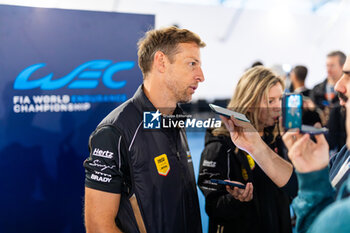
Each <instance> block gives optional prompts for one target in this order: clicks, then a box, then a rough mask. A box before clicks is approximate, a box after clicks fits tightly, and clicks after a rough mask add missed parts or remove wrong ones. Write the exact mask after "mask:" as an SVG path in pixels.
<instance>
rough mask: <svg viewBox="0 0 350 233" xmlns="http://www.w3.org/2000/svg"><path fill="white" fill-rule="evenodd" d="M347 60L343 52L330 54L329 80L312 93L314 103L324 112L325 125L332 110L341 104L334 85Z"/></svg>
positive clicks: (328, 62)
mask: <svg viewBox="0 0 350 233" xmlns="http://www.w3.org/2000/svg"><path fill="white" fill-rule="evenodd" d="M345 58H346V56H345V54H344V53H343V52H341V51H333V52H330V53H329V54H328V55H327V60H326V64H327V78H326V79H325V80H324V81H323V82H322V83H319V84H317V85H316V86H315V87H314V88H313V89H312V92H311V99H312V101H313V102H314V103H315V104H316V106H317V107H318V108H320V109H321V110H322V111H323V115H324V117H323V118H324V119H323V122H322V124H323V125H326V124H327V122H328V119H329V114H330V110H331V109H332V108H333V107H334V105H336V104H337V103H338V102H339V101H338V98H337V95H336V91H335V90H334V85H335V83H336V82H337V81H338V80H339V79H340V77H341V75H342V71H343V65H344V63H345Z"/></svg>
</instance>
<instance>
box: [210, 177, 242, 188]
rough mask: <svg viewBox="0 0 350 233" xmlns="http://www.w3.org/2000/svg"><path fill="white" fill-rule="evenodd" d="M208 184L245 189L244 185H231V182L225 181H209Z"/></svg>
mask: <svg viewBox="0 0 350 233" xmlns="http://www.w3.org/2000/svg"><path fill="white" fill-rule="evenodd" d="M210 182H212V183H216V184H222V185H228V186H231V187H238V188H240V189H245V185H242V184H236V183H231V182H228V181H225V180H217V179H211V180H210Z"/></svg>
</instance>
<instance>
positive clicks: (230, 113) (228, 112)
mask: <svg viewBox="0 0 350 233" xmlns="http://www.w3.org/2000/svg"><path fill="white" fill-rule="evenodd" d="M209 107H210V108H211V110H213V112H215V113H217V114H219V115H222V116H224V117H227V118H231V116H233V117H234V118H236V119H238V120H240V121H245V122H250V121H249V119H248V118H247V117H246V116H245V115H244V114H242V113H239V112H235V111H232V110H230V109H227V108H223V107H220V106H218V105H215V104H209Z"/></svg>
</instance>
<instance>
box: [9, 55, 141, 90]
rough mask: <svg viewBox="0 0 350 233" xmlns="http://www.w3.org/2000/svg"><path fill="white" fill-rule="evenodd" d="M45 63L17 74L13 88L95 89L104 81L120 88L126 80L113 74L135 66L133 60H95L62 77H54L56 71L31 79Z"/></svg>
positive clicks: (106, 84) (115, 87) (109, 86)
mask: <svg viewBox="0 0 350 233" xmlns="http://www.w3.org/2000/svg"><path fill="white" fill-rule="evenodd" d="M45 65H46V64H45V63H39V64H34V65H31V66H29V67H27V68H25V69H24V70H23V71H21V73H20V74H19V75H18V76H17V78H16V80H15V82H14V85H13V88H14V89H15V90H28V89H34V88H40V89H41V90H56V89H59V88H62V87H64V86H67V85H68V86H67V87H68V88H69V89H93V88H96V87H97V86H98V84H99V79H101V80H102V83H103V84H104V85H105V86H106V87H108V88H111V89H119V88H122V87H124V86H125V84H126V81H125V80H122V81H115V80H113V75H114V74H115V73H117V72H119V71H123V70H130V69H132V68H133V67H134V65H135V62H133V61H122V62H117V63H114V64H113V61H111V60H93V61H89V62H86V63H84V64H82V65H80V66H78V67H77V68H75V69H74V70H73V71H72V72H71V73H69V74H67V75H66V76H63V77H61V78H56V79H53V78H54V73H50V74H49V75H47V76H45V77H42V78H40V79H35V80H30V77H31V76H32V74H33V73H34V72H35V71H37V70H38V69H41V68H43V67H45Z"/></svg>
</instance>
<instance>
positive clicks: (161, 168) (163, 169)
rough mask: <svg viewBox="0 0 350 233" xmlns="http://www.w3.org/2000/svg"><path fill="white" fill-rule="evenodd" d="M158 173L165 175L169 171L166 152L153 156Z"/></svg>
mask: <svg viewBox="0 0 350 233" xmlns="http://www.w3.org/2000/svg"><path fill="white" fill-rule="evenodd" d="M154 163H155V164H156V167H157V170H158V173H159V175H162V176H167V175H168V173H169V171H170V164H169V161H168V157H167V156H166V154H162V155H159V156H157V157H155V158H154Z"/></svg>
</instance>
